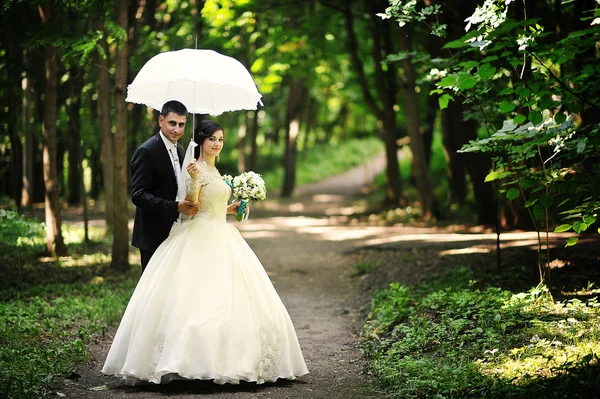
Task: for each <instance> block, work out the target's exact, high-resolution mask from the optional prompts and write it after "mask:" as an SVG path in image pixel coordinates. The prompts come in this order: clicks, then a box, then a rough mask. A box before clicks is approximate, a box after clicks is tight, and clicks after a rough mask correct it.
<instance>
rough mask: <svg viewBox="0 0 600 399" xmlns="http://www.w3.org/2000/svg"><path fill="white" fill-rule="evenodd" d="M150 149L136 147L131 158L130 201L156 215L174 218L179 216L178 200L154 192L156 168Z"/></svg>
mask: <svg viewBox="0 0 600 399" xmlns="http://www.w3.org/2000/svg"><path fill="white" fill-rule="evenodd" d="M154 161H155V159H153V157H152V154H151V152H150V150H148V149H147V148H144V147H140V148H138V149H137V150H136V151H135V153H134V154H133V157H132V158H131V202H133V203H134V204H135V206H137V207H140V208H142V209H143V210H145V211H147V212H151V213H153V214H155V215H157V216H160V217H164V218H167V219H171V220H176V219H177V217H178V216H179V211H178V209H177V207H178V202H177V201H173V200H168V199H165V198H161V197H159V196H157V195H155V194H154V191H155V189H156V188H155V187H153V183H154V177H155V174H156V168H155V166H154V164H153V162H154Z"/></svg>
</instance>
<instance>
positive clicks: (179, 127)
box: [158, 112, 187, 144]
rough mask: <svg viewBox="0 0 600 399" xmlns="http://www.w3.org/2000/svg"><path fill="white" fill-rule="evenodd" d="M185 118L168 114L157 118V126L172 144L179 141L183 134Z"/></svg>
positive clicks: (173, 113)
mask: <svg viewBox="0 0 600 399" xmlns="http://www.w3.org/2000/svg"><path fill="white" fill-rule="evenodd" d="M186 121H187V117H186V116H183V115H179V114H176V113H175V112H169V113H168V114H167V116H162V115H160V116H159V117H158V125H159V126H160V130H161V132H162V133H163V135H164V136H165V137H166V138H167V139H168V140H169V141H170V142H171V143H173V144H175V143H176V142H177V140H179V138H180V137H181V136H183V133H184V132H185V122H186Z"/></svg>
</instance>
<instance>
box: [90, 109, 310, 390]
mask: <svg viewBox="0 0 600 399" xmlns="http://www.w3.org/2000/svg"><path fill="white" fill-rule="evenodd" d="M194 138H195V140H194V141H195V142H196V143H197V144H198V146H199V148H198V149H196V150H195V151H196V154H193V152H194V143H193V142H192V143H191V145H190V148H188V154H187V155H186V161H184V165H188V166H187V168H186V170H187V175H186V173H182V175H186V176H185V180H186V183H187V184H185V185H184V184H182V183H183V182H180V187H183V189H180V194H179V195H180V196H181V195H185V196H186V199H192V200H194V201H198V202H199V209H200V210H199V212H198V214H197V215H196V216H194V217H191V219H188V220H185V219H184V220H182V221H180V222H179V223H177V224H176V225H175V226H174V227H173V229H172V230H171V234H170V235H169V237H168V238H167V239H166V240H165V241H164V242H163V243H162V244H161V246H160V247H159V248H158V249H157V251H156V252H155V253H154V255H153V256H152V259H151V260H150V262H149V264H148V266H147V268H146V270H145V272H144V273H143V274H142V276H141V278H140V281H139V282H138V285H137V287H136V289H135V291H134V293H133V295H132V297H131V299H130V301H129V304H128V305H127V309H126V310H125V314H124V315H123V319H122V320H121V324H120V325H119V329H118V331H117V333H116V335H115V338H114V341H113V343H112V346H111V348H110V351H109V353H108V356H107V358H106V362H105V363H104V367H103V368H102V372H103V373H104V374H110V375H115V376H119V377H122V378H124V379H126V380H127V383H130V384H135V383H136V382H138V381H140V380H141V381H149V382H153V383H156V384H160V383H165V382H168V381H170V380H172V379H201V380H213V381H214V382H215V383H218V384H224V383H234V384H237V383H239V382H240V381H255V382H256V383H259V384H260V383H264V382H274V381H276V380H277V379H279V378H285V379H294V378H295V377H297V376H301V375H304V374H306V373H308V370H307V368H306V364H305V362H304V358H303V356H302V352H301V350H300V345H299V343H298V339H297V337H296V332H295V331H294V327H293V325H292V322H291V320H290V317H289V315H288V313H287V310H286V309H285V307H284V305H283V303H282V302H281V299H280V298H279V296H278V294H277V292H276V291H275V288H274V287H273V285H272V283H271V281H270V279H269V277H268V276H267V274H266V272H265V270H264V269H263V266H262V264H261V263H260V261H259V260H258V258H257V257H256V255H255V254H254V252H253V251H252V249H251V248H250V247H249V246H248V244H247V243H246V241H245V240H244V239H243V238H242V236H241V234H240V233H239V231H238V230H237V229H236V228H235V227H234V226H232V225H230V224H228V223H227V222H226V214H227V213H235V212H236V210H237V205H233V206H231V205H230V206H229V207H228V206H227V201H228V200H229V197H230V195H231V188H230V187H229V186H228V185H227V184H226V183H225V181H224V180H223V179H222V177H221V175H220V174H219V171H218V170H217V168H216V167H215V159H216V157H217V156H218V155H219V153H220V152H221V149H222V147H223V128H222V127H221V126H219V125H218V124H217V123H215V122H213V121H208V120H204V121H202V122H200V123H199V124H198V127H197V128H196V130H195V131H194ZM193 155H196V156H195V158H196V159H197V161H196V162H193V160H192V162H187V160H189V159H191V158H192V156H193Z"/></svg>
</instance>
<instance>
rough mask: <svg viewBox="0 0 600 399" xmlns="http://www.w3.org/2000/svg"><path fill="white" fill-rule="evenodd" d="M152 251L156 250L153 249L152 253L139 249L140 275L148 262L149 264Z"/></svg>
mask: <svg viewBox="0 0 600 399" xmlns="http://www.w3.org/2000/svg"><path fill="white" fill-rule="evenodd" d="M154 251H156V250H155V249H154V250H152V251H145V250H143V249H140V258H142V273H144V270H145V269H146V266H148V262H150V258H151V257H152V255H154Z"/></svg>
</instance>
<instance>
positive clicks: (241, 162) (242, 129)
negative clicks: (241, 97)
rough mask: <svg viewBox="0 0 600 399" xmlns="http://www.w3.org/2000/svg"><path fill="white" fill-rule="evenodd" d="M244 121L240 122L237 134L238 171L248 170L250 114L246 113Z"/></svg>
mask: <svg viewBox="0 0 600 399" xmlns="http://www.w3.org/2000/svg"><path fill="white" fill-rule="evenodd" d="M243 118H244V120H243V122H242V123H240V126H239V128H238V134H237V136H238V137H237V141H238V142H237V147H238V159H237V169H238V173H242V172H245V171H246V132H247V130H248V115H246V113H244V115H243Z"/></svg>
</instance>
